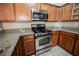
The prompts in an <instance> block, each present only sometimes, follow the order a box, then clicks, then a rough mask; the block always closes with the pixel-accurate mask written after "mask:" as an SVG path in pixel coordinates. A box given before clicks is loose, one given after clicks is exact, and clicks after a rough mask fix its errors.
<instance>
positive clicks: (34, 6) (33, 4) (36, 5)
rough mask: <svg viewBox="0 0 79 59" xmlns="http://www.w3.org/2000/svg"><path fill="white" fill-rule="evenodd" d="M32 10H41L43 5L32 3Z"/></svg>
mask: <svg viewBox="0 0 79 59" xmlns="http://www.w3.org/2000/svg"><path fill="white" fill-rule="evenodd" d="M31 7H32V9H36V10H40V9H41V3H32V6H31Z"/></svg>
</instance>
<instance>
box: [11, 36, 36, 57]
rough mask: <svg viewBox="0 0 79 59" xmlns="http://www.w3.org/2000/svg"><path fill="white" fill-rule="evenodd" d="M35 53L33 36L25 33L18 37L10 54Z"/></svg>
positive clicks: (24, 54) (25, 54) (23, 54)
mask: <svg viewBox="0 0 79 59" xmlns="http://www.w3.org/2000/svg"><path fill="white" fill-rule="evenodd" d="M33 53H35V46H34V36H33V35H25V36H22V37H20V39H19V41H18V43H17V45H16V47H15V49H14V51H13V53H12V56H28V55H31V54H33Z"/></svg>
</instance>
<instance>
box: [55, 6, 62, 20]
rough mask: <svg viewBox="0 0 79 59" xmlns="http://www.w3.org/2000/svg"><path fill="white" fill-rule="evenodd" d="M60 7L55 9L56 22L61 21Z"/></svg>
mask: <svg viewBox="0 0 79 59" xmlns="http://www.w3.org/2000/svg"><path fill="white" fill-rule="evenodd" d="M61 19H62V7H61V8H60V7H57V10H56V21H62V20H61Z"/></svg>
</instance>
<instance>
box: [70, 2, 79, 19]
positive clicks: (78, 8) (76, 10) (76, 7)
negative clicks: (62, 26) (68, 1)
mask: <svg viewBox="0 0 79 59" xmlns="http://www.w3.org/2000/svg"><path fill="white" fill-rule="evenodd" d="M71 20H79V3H73V7H72V17H71Z"/></svg>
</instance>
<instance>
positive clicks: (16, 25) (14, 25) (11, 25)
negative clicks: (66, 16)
mask: <svg viewBox="0 0 79 59" xmlns="http://www.w3.org/2000/svg"><path fill="white" fill-rule="evenodd" d="M31 24H46V26H47V27H52V26H57V27H60V26H61V24H60V22H5V23H2V26H3V29H6V30H8V29H19V28H31Z"/></svg>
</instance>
